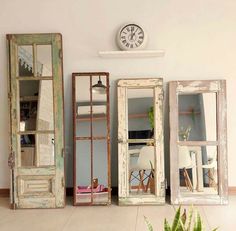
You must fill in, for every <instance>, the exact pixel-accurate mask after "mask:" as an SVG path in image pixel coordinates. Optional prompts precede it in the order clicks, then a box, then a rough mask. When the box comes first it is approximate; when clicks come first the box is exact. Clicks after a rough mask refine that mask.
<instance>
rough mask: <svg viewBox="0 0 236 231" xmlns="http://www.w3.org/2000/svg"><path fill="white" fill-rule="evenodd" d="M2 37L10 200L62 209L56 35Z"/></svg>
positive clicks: (59, 58) (58, 47)
mask: <svg viewBox="0 0 236 231" xmlns="http://www.w3.org/2000/svg"><path fill="white" fill-rule="evenodd" d="M7 38H8V44H9V57H10V59H9V61H10V65H9V67H10V69H9V77H10V78H9V83H10V84H9V86H10V89H9V93H10V94H9V95H10V96H11V98H10V109H11V110H10V112H11V113H10V116H11V120H10V121H11V124H10V126H11V156H10V159H9V162H10V165H11V168H12V186H11V196H12V199H11V203H12V205H13V207H14V208H54V207H63V206H64V203H65V200H64V196H65V193H64V189H65V186H64V156H63V153H64V152H63V148H64V140H63V132H64V128H63V97H62V96H63V93H62V90H63V89H62V86H63V84H62V81H63V79H62V56H61V55H60V53H61V49H62V48H61V46H62V44H61V42H62V41H61V35H60V34H33V35H32V34H31V35H8V36H7ZM55 89H57V93H56V94H54V93H55Z"/></svg>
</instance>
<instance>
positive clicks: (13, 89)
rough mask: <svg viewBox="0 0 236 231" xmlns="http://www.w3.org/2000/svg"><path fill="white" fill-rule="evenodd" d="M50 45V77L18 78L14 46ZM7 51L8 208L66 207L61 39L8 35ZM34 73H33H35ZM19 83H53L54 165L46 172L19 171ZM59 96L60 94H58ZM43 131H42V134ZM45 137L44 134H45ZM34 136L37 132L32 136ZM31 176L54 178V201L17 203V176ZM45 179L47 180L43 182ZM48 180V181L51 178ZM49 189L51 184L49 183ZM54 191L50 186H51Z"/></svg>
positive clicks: (33, 35) (49, 35)
mask: <svg viewBox="0 0 236 231" xmlns="http://www.w3.org/2000/svg"><path fill="white" fill-rule="evenodd" d="M33 44H36V45H51V46H52V76H46V77H39V76H36V74H34V77H22V76H20V77H19V76H18V74H17V70H18V54H17V46H20V45H31V46H34V45H33ZM7 48H8V59H9V67H8V68H9V71H8V95H9V112H10V113H9V114H10V115H9V116H10V125H9V129H10V156H9V160H10V161H9V164H10V165H11V182H12V185H11V202H10V203H11V207H12V208H56V207H64V206H65V179H64V175H65V169H64V143H65V141H64V91H63V89H64V88H63V67H62V66H63V60H62V57H63V55H62V36H61V34H59V33H50V34H8V35H7ZM34 73H35V72H34ZM20 80H26V81H27V80H52V81H53V108H54V132H53V134H54V139H55V141H57V142H55V146H54V154H55V165H54V166H50V167H48V168H47V169H46V168H45V167H39V168H37V169H36V167H35V168H32V169H31V170H29V169H28V170H27V169H24V168H19V167H18V166H19V165H18V163H17V160H18V158H17V156H18V157H19V156H20V155H19V151H20V149H19V147H20V138H19V137H20V135H21V133H20V132H19V131H18V127H19V125H18V118H19V106H18V103H19V92H18V91H17V89H18V87H19V86H18V85H19V81H20ZM60 93H61V94H60ZM43 132H44V131H42V133H43ZM45 132H46V133H47V131H45ZM34 133H35V134H36V131H35V132H34ZM29 173H30V174H31V175H32V176H33V175H34V174H35V176H36V175H37V176H38V175H41V176H46V175H48V174H51V176H52V175H53V174H54V175H55V179H54V180H55V189H52V191H55V201H54V202H53V201H52V200H51V201H49V200H47V199H44V198H43V199H42V200H38V201H37V202H36V200H35V202H34V201H33V200H29V201H27V202H26V200H25V198H22V201H21V202H20V200H19V192H18V191H17V187H19V185H18V184H19V183H17V182H19V181H20V179H18V178H19V176H20V174H22V176H26V175H27V174H29ZM26 178H27V177H26ZM45 179H46V178H45ZM48 179H51V178H50V177H49V178H48ZM51 183H52V185H53V184H54V183H53V182H51ZM52 187H53V186H52Z"/></svg>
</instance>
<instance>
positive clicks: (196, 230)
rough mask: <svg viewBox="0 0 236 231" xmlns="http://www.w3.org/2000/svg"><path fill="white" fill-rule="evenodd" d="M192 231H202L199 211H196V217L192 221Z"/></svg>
mask: <svg viewBox="0 0 236 231" xmlns="http://www.w3.org/2000/svg"><path fill="white" fill-rule="evenodd" d="M193 231H202V221H201V217H200V215H199V213H198V212H197V217H196V220H195V223H194V229H193Z"/></svg>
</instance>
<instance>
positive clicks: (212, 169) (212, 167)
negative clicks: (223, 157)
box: [202, 152, 217, 188]
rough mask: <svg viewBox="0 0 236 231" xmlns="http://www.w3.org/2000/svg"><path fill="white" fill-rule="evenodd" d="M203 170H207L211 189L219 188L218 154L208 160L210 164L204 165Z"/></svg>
mask: <svg viewBox="0 0 236 231" xmlns="http://www.w3.org/2000/svg"><path fill="white" fill-rule="evenodd" d="M202 168H203V169H207V173H206V174H207V176H208V178H209V187H214V188H217V174H216V177H215V173H217V154H216V152H214V153H213V155H212V156H210V157H209V158H208V164H204V165H202Z"/></svg>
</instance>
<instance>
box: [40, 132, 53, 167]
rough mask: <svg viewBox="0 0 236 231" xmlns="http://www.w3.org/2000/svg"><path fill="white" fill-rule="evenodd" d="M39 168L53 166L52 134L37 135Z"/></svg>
mask: <svg viewBox="0 0 236 231" xmlns="http://www.w3.org/2000/svg"><path fill="white" fill-rule="evenodd" d="M36 137H37V152H38V159H39V166H46V165H54V163H55V161H54V159H55V156H54V134H37V135H36Z"/></svg>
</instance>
